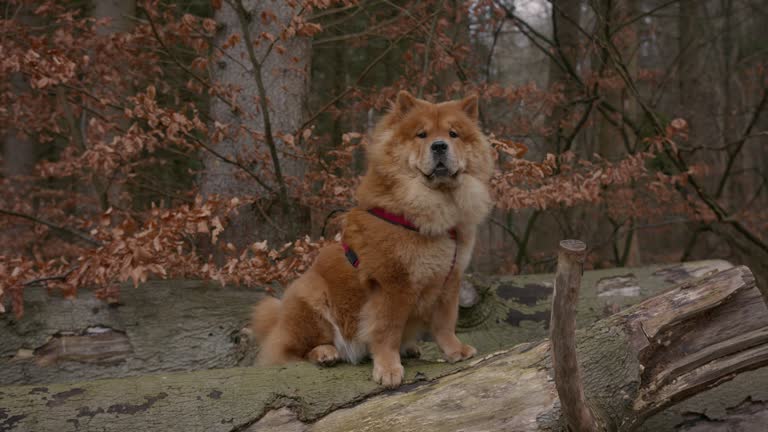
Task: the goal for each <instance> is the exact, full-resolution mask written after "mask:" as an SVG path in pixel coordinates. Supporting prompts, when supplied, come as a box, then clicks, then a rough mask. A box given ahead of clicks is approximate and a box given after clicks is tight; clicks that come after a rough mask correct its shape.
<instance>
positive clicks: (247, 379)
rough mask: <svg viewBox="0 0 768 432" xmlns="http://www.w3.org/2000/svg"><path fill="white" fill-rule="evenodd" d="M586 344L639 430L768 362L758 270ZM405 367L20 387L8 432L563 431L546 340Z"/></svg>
mask: <svg viewBox="0 0 768 432" xmlns="http://www.w3.org/2000/svg"><path fill="white" fill-rule="evenodd" d="M576 342H577V343H576V348H577V354H578V359H579V365H580V367H581V370H582V371H583V383H584V394H585V397H586V402H587V404H588V405H589V407H590V408H591V409H592V412H593V413H594V414H595V416H596V418H597V421H598V424H599V425H600V427H601V428H603V429H604V430H610V431H629V430H633V429H635V428H637V427H638V426H639V425H640V424H642V422H643V420H644V419H645V418H647V417H648V416H650V415H652V414H654V413H656V412H658V411H660V410H662V409H664V408H665V407H667V406H670V405H671V404H674V403H676V402H679V401H681V400H683V399H686V398H688V397H690V396H692V395H694V394H696V393H699V392H701V391H703V390H705V389H707V388H710V387H712V386H715V385H717V384H719V383H720V382H723V381H726V380H728V379H730V378H733V377H734V376H736V375H737V374H739V373H741V372H744V371H748V370H752V369H755V368H758V367H761V366H763V365H766V364H768V310H767V309H766V306H765V304H764V303H763V299H762V296H761V294H760V292H759V291H758V290H757V288H756V286H755V283H754V277H753V276H752V274H751V272H750V271H749V269H747V268H746V267H737V268H732V269H729V270H725V271H722V272H719V273H716V274H713V275H710V276H706V277H704V278H702V279H697V280H694V281H689V282H685V283H683V284H682V285H680V286H678V287H677V288H675V289H673V290H671V291H669V292H667V293H664V294H662V295H659V296H657V297H654V298H651V299H649V300H647V301H645V302H643V303H641V304H639V305H636V306H634V307H631V308H628V309H626V310H624V311H622V312H619V313H618V314H615V315H612V316H610V317H608V318H606V319H603V320H601V321H599V322H596V323H594V324H593V325H591V326H589V327H588V328H586V329H584V330H580V331H579V332H578V333H577V338H576ZM405 366H406V374H407V376H406V380H407V381H406V383H407V384H406V385H405V386H404V387H403V388H401V389H399V390H397V391H391V392H382V390H381V389H380V388H379V387H377V386H375V385H373V383H372V382H371V381H370V380H369V379H368V378H369V375H370V365H362V366H357V367H354V366H342V367H338V368H332V369H323V370H318V369H317V368H316V367H314V366H311V365H307V364H299V365H292V366H288V367H276V368H233V369H225V370H210V371H198V372H188V373H176V374H166V375H154V376H151V375H150V376H140V377H131V378H120V379H111V380H98V381H92V382H82V383H72V384H53V385H46V386H9V387H4V388H0V430H3V431H48V430H50V431H67V430H105V431H129V430H130V431H133V430H167V431H174V430H179V431H191V432H194V431H245V430H251V431H257V430H275V431H279V430H285V431H295V430H313V431H360V430H367V431H377V430H379V431H391V430H399V431H419V432H428V431H438V430H459V429H462V428H463V429H464V430H515V431H540V430H565V424H564V423H563V422H564V419H563V416H562V410H561V407H560V404H559V401H558V398H557V392H556V390H555V383H554V382H553V380H552V362H551V358H550V344H549V342H548V341H543V342H538V343H528V344H523V345H519V346H517V347H515V348H513V349H511V350H508V351H502V352H498V353H494V354H491V355H488V356H486V357H485V358H482V359H478V360H475V361H474V362H471V363H465V364H458V365H448V364H445V363H434V362H423V361H411V362H408V363H406V364H405ZM377 395H378V396H377ZM284 408H288V410H286V409H284ZM342 408H344V409H342Z"/></svg>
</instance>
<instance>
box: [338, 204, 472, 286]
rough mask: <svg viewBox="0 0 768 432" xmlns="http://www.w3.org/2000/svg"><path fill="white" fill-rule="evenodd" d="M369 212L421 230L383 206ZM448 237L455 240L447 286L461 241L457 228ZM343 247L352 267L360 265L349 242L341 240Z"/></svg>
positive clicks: (390, 221) (386, 219)
mask: <svg viewBox="0 0 768 432" xmlns="http://www.w3.org/2000/svg"><path fill="white" fill-rule="evenodd" d="M368 213H370V214H372V215H374V216H376V217H377V218H379V219H381V220H385V221H387V222H389V223H391V224H392V225H399V226H401V227H403V228H405V229H409V230H411V231H416V232H419V229H418V228H417V227H416V225H414V224H413V223H412V222H411V221H409V220H408V219H406V218H405V216H402V215H396V214H393V213H390V212H388V211H386V210H384V209H383V208H381V207H374V208H372V209H369V210H368ZM448 237H450V238H451V240H453V259H452V260H451V269H450V270H448V274H447V275H445V280H444V281H443V286H445V284H446V283H448V279H449V278H450V277H451V273H453V269H454V268H455V267H456V255H457V254H458V251H459V242H457V241H456V228H452V229H450V230H449V231H448ZM341 247H343V248H344V255H345V256H346V257H347V260H348V261H349V263H350V264H352V267H355V268H357V267H358V266H359V265H360V258H359V257H358V256H357V254H356V253H355V251H354V250H352V248H350V247H349V245H348V244H346V243H344V242H343V241H342V242H341Z"/></svg>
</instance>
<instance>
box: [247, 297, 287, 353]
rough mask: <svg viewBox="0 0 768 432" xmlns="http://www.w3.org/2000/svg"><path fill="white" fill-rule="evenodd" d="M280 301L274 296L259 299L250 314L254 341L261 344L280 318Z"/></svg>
mask: <svg viewBox="0 0 768 432" xmlns="http://www.w3.org/2000/svg"><path fill="white" fill-rule="evenodd" d="M281 303H282V302H281V301H280V300H278V299H276V298H275V297H267V298H265V299H263V300H262V301H260V302H259V303H258V304H257V305H256V306H255V307H254V308H253V313H252V314H251V325H250V327H251V332H253V337H254V338H255V339H256V342H257V343H258V344H259V345H261V344H262V343H263V342H264V340H265V339H266V338H267V336H269V333H270V332H271V331H272V329H273V328H274V327H275V325H276V324H277V321H278V319H279V318H280V306H281Z"/></svg>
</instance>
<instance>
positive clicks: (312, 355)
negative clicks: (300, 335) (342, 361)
mask: <svg viewBox="0 0 768 432" xmlns="http://www.w3.org/2000/svg"><path fill="white" fill-rule="evenodd" d="M307 359H308V360H309V361H311V362H312V363H314V364H316V365H320V366H333V365H335V364H336V362H338V361H339V352H338V351H336V347H335V346H333V345H318V346H316V347H314V348H312V351H310V352H309V354H307Z"/></svg>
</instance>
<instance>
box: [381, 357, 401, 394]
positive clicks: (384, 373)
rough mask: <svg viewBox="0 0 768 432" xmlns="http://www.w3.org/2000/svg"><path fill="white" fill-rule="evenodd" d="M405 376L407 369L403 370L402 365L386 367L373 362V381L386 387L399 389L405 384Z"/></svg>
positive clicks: (396, 364)
mask: <svg viewBox="0 0 768 432" xmlns="http://www.w3.org/2000/svg"><path fill="white" fill-rule="evenodd" d="M404 376H405V369H403V365H402V364H400V363H395V364H392V365H386V366H385V365H382V364H380V363H377V362H375V361H374V362H373V380H374V381H376V382H377V383H379V384H381V385H383V386H384V387H389V388H395V387H399V386H400V384H402V383H403V377H404Z"/></svg>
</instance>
